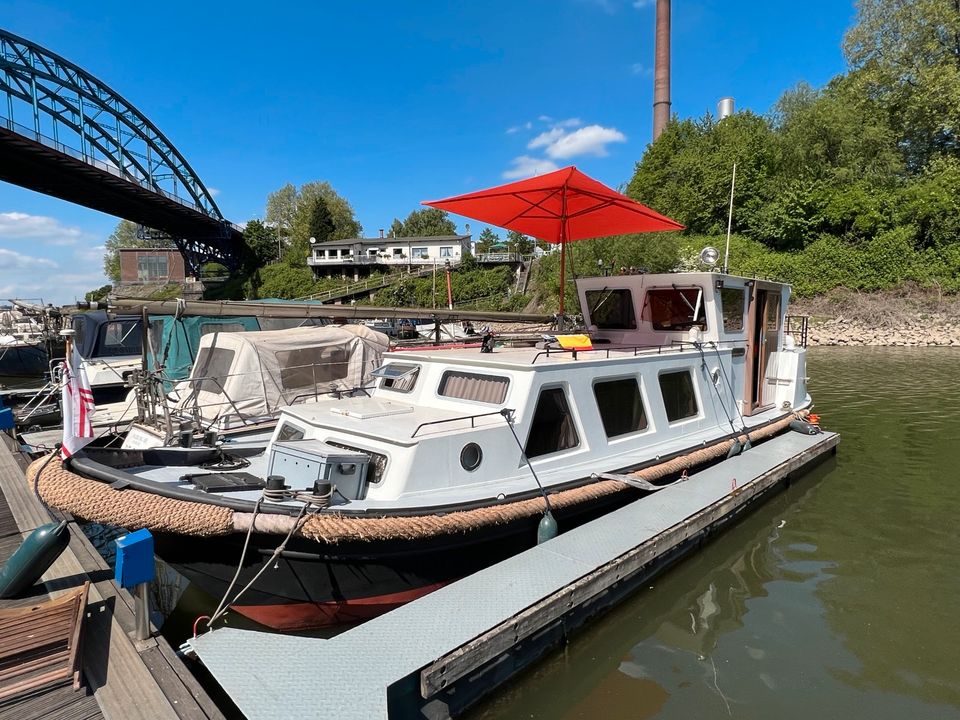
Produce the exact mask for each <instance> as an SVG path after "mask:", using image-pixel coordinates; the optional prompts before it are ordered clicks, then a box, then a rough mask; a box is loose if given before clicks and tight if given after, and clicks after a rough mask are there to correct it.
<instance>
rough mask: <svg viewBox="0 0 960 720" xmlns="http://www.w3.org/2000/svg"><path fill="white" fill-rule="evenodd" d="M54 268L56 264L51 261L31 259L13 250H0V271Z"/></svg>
mask: <svg viewBox="0 0 960 720" xmlns="http://www.w3.org/2000/svg"><path fill="white" fill-rule="evenodd" d="M55 267H57V264H56V263H55V262H54V261H53V260H48V259H47V258H38V257H31V256H30V255H24V254H22V253H18V252H14V251H13V250H7V249H5V248H0V270H35V269H41V268H55Z"/></svg>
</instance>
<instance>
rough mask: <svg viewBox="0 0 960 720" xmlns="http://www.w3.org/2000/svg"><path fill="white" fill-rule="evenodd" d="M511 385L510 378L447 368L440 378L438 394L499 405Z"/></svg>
mask: <svg viewBox="0 0 960 720" xmlns="http://www.w3.org/2000/svg"><path fill="white" fill-rule="evenodd" d="M509 385H510V379H509V378H505V377H499V376H496V375H478V374H476V373H468V372H459V371H457V370H447V371H446V372H445V373H444V374H443V377H442V378H440V387H439V388H438V389H437V394H438V395H442V396H443V397H452V398H458V399H460V400H473V401H474V402H482V403H490V404H491V405H499V404H500V403H502V402H503V400H504V398H506V397H507V387H509Z"/></svg>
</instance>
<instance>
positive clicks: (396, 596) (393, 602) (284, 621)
mask: <svg viewBox="0 0 960 720" xmlns="http://www.w3.org/2000/svg"><path fill="white" fill-rule="evenodd" d="M446 584H447V583H435V584H433V585H427V586H425V587H420V588H415V589H413V590H404V591H403V592H396V593H387V594H386V595H374V596H372V597H366V598H353V599H351V600H340V601H329V602H319V603H282V604H276V605H233V606H232V607H233V609H234V610H236V611H237V612H238V613H240V614H241V615H243V616H245V617H248V618H250V619H251V620H253V621H254V622H258V623H260V624H261V625H266V626H267V627H268V628H271V629H272V630H284V631H292V630H308V629H311V628H317V627H324V626H326V625H343V624H348V623H355V622H361V621H363V620H369V619H370V618H372V617H376V616H377V615H382V614H383V613H385V612H389V611H390V610H393V609H395V608H398V607H400V606H401V605H405V604H406V603H408V602H411V601H412V600H416V599H417V598H419V597H423V596H424V595H427V594H429V593H432V592H433V591H434V590H437V589H439V588H441V587H443V586H444V585H446Z"/></svg>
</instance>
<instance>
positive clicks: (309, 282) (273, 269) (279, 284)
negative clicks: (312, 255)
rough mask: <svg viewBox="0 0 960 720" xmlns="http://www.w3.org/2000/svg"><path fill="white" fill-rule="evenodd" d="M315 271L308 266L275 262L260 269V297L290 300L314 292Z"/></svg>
mask: <svg viewBox="0 0 960 720" xmlns="http://www.w3.org/2000/svg"><path fill="white" fill-rule="evenodd" d="M313 287H314V282H313V273H312V272H311V271H310V268H308V267H293V266H292V265H289V264H287V263H285V262H283V263H274V264H273V265H268V266H267V267H265V268H263V269H261V270H260V286H259V288H258V295H259V297H276V298H284V299H285V300H290V299H294V298H298V297H304V296H306V295H309V294H310V293H311V292H313Z"/></svg>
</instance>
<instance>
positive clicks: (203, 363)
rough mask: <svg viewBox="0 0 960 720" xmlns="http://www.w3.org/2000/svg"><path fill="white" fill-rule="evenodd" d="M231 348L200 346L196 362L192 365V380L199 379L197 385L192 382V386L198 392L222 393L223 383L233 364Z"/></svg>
mask: <svg viewBox="0 0 960 720" xmlns="http://www.w3.org/2000/svg"><path fill="white" fill-rule="evenodd" d="M233 356H234V352H233V350H228V349H227V348H218V347H204V348H200V353H199V354H198V355H197V362H196V364H195V365H194V368H195V370H194V374H193V376H192V379H193V380H199V381H200V382H199V387H198V386H197V384H196V383H194V387H195V388H196V389H197V390H198V391H200V392H212V393H222V392H223V384H224V382H225V381H226V378H227V376H228V375H229V374H230V367H231V366H232V365H233Z"/></svg>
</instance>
